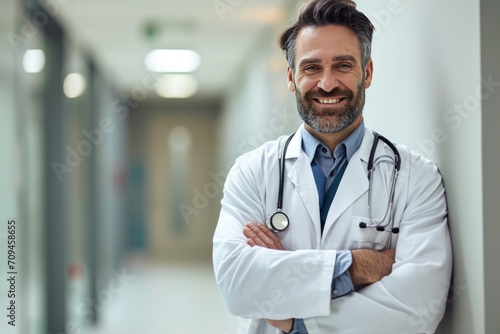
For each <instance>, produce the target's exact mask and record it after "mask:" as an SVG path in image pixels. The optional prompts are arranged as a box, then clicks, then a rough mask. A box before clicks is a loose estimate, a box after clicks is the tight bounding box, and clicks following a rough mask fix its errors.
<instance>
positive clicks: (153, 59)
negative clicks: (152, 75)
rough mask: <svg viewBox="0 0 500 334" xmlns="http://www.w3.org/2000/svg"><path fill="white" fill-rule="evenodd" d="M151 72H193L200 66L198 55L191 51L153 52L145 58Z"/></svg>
mask: <svg viewBox="0 0 500 334" xmlns="http://www.w3.org/2000/svg"><path fill="white" fill-rule="evenodd" d="M145 62H146V67H147V68H148V69H149V70H150V71H153V72H176V73H178V72H183V73H188V72H193V71H194V70H196V69H197V68H198V66H200V62H201V58H200V55H199V54H198V53H197V52H196V51H193V50H153V51H150V52H149V53H148V54H147V55H146V58H145Z"/></svg>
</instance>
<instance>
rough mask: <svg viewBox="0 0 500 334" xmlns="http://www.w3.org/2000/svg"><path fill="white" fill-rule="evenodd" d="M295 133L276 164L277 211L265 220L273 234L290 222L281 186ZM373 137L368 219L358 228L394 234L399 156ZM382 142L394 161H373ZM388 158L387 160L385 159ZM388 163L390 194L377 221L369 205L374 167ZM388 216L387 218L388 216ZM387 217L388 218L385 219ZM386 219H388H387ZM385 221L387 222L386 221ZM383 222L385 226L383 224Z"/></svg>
mask: <svg viewBox="0 0 500 334" xmlns="http://www.w3.org/2000/svg"><path fill="white" fill-rule="evenodd" d="M294 134H295V133H292V134H291V135H290V136H289V137H288V139H287V140H286V142H285V145H284V146H283V150H282V152H281V154H280V156H279V159H278V164H279V191H278V203H277V209H276V211H275V212H273V213H271V214H270V215H269V216H268V218H267V220H266V225H267V227H268V228H269V229H270V230H273V231H274V232H281V231H284V230H286V229H287V227H288V226H289V225H290V220H289V219H288V216H287V215H286V214H285V213H284V212H283V185H284V179H285V155H286V151H287V149H288V144H290V141H291V140H292V138H293V136H294ZM373 135H374V140H373V145H372V148H371V151H370V157H369V159H368V166H367V170H368V217H369V219H370V222H369V223H365V222H360V223H359V227H360V228H363V229H364V228H375V229H376V230H377V231H379V232H392V233H394V234H397V233H399V227H394V192H395V189H396V180H397V179H398V174H399V170H400V168H401V155H400V154H399V151H398V149H397V148H396V146H394V144H393V143H391V142H390V141H389V140H388V139H387V138H385V137H384V136H382V135H379V134H378V133H376V132H375V131H373ZM379 140H382V141H383V142H384V143H386V144H387V145H388V146H389V148H390V149H391V150H392V151H393V152H394V159H392V158H390V157H389V156H385V155H384V156H380V157H378V158H377V159H376V160H375V151H376V149H377V144H378V141H379ZM385 158H389V159H385ZM382 160H384V162H388V163H391V164H393V165H394V170H393V172H392V181H391V187H390V189H391V190H390V194H389V199H388V202H387V206H386V209H385V212H384V215H383V216H382V218H381V219H379V220H377V219H375V218H373V215H372V208H371V203H372V191H371V190H372V183H373V178H372V176H373V171H374V170H375V167H376V166H377V165H378V164H379V163H381V162H382ZM388 215H389V216H388ZM387 216H388V217H387ZM387 218H388V219H387ZM386 220H387V221H386ZM384 222H385V224H384Z"/></svg>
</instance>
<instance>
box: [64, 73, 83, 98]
mask: <svg viewBox="0 0 500 334" xmlns="http://www.w3.org/2000/svg"><path fill="white" fill-rule="evenodd" d="M63 89H64V94H65V95H66V96H67V97H69V98H70V99H74V98H75V97H79V96H80V95H82V93H83V91H84V90H85V77H84V76H83V75H81V74H80V73H70V74H68V75H67V76H66V79H64V84H63Z"/></svg>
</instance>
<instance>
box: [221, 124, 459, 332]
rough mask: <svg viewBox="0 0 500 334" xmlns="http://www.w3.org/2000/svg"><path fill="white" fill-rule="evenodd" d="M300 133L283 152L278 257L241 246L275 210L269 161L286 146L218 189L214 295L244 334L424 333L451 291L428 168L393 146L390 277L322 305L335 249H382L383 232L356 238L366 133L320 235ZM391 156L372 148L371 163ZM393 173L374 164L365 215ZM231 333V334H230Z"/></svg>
mask: <svg viewBox="0 0 500 334" xmlns="http://www.w3.org/2000/svg"><path fill="white" fill-rule="evenodd" d="M300 133H301V131H298V132H297V134H296V135H295V136H294V138H293V139H292V141H291V142H290V145H289V147H288V151H287V153H286V167H285V168H286V172H285V173H286V176H285V184H284V198H283V211H284V212H285V213H286V214H287V215H288V217H289V218H290V226H289V227H288V229H287V230H285V231H283V232H280V233H278V234H277V235H278V236H279V238H280V240H281V242H282V244H283V246H284V247H285V249H286V251H278V250H272V249H267V248H263V247H249V246H248V245H247V244H246V238H245V236H244V235H243V233H242V230H243V227H244V224H245V223H246V222H248V221H251V222H261V223H262V222H265V220H266V218H267V216H268V215H269V214H270V213H272V212H274V211H275V210H276V202H277V198H278V184H279V181H278V180H279V171H278V157H279V155H280V154H281V150H282V148H283V144H284V141H285V140H286V137H281V138H279V139H278V140H277V141H273V142H268V143H266V144H264V145H263V146H261V147H259V148H258V149H256V150H254V151H252V152H249V153H247V154H245V155H243V156H241V157H240V158H238V159H237V160H236V163H235V165H234V166H233V168H232V169H231V171H230V173H229V175H228V177H227V180H226V184H225V187H224V198H223V199H222V202H221V203H222V209H221V213H220V218H219V222H218V225H217V228H216V231H215V235H214V239H213V243H214V248H213V261H214V269H215V275H216V280H217V284H218V287H219V289H220V292H221V295H222V297H223V299H224V301H225V303H226V305H227V307H228V309H229V311H230V312H231V313H233V314H235V315H238V316H241V317H246V318H252V320H251V323H250V327H249V329H248V333H249V334H277V333H280V331H279V330H277V329H275V328H274V327H272V326H270V325H268V324H267V323H266V321H265V320H264V319H288V318H303V319H304V321H305V324H306V327H307V329H308V331H309V333H310V334H316V333H342V334H348V333H356V334H368V333H369V334H374V333H383V334H391V333H395V334H406V333H433V332H434V331H435V330H436V327H437V326H438V324H439V322H440V320H441V319H442V316H443V313H444V310H445V306H446V298H447V293H448V288H449V283H450V276H451V267H452V252H451V245H450V237H449V232H448V226H447V217H446V215H447V211H446V200H445V191H444V188H443V183H442V178H441V175H440V174H439V171H438V169H437V168H436V166H435V165H434V164H432V163H431V162H430V161H428V160H426V159H424V158H422V157H420V156H418V155H416V154H414V153H413V152H411V151H409V150H408V149H407V148H406V147H405V146H401V145H397V148H398V150H399V152H400V154H401V159H402V163H401V171H400V173H399V178H398V181H397V186H396V193H395V212H394V215H395V222H396V224H395V226H398V225H399V226H400V228H401V230H400V233H399V234H398V235H397V236H395V237H393V243H392V248H395V249H396V262H395V264H394V266H393V271H392V273H391V274H390V275H389V276H386V277H384V278H383V279H382V280H381V281H379V282H377V283H375V284H372V285H370V286H368V287H365V288H364V289H362V290H360V291H359V292H352V293H349V294H348V295H346V296H343V297H340V298H337V299H334V300H331V291H330V290H331V283H332V274H333V270H334V264H335V259H336V250H344V249H356V248H371V249H376V250H380V249H383V248H385V245H386V242H387V238H388V237H391V236H393V234H392V233H387V232H377V231H376V230H375V229H360V228H359V223H360V222H361V221H363V222H368V221H369V220H368V218H367V217H368V211H367V201H368V192H367V191H368V179H367V169H366V168H367V160H368V157H369V153H370V149H371V147H372V143H373V138H374V136H373V134H372V132H371V131H370V130H368V129H366V130H365V135H364V138H363V142H362V144H361V146H360V148H359V150H358V151H357V152H356V153H354V155H353V156H352V158H351V160H350V162H349V164H348V166H347V169H346V171H345V173H344V176H343V178H342V181H341V183H340V186H339V188H338V191H337V194H336V196H335V198H334V200H333V202H332V204H331V207H330V211H329V213H328V216H327V219H326V223H325V227H324V232H323V235H321V232H320V214H319V205H318V193H317V190H316V184H315V181H314V177H313V174H312V171H311V167H310V164H309V162H308V159H307V156H306V154H305V153H304V152H303V151H302V149H301V140H302V138H301V135H300ZM381 155H389V156H391V157H393V156H394V154H393V152H392V151H391V149H390V148H389V147H387V145H386V144H384V143H383V142H382V141H379V143H378V146H377V151H376V157H378V156H381ZM392 169H393V167H392V165H390V164H380V165H379V167H378V168H377V170H376V172H375V176H374V178H375V180H374V185H373V188H372V189H373V205H372V210H373V216H374V217H375V218H380V217H382V215H383V212H384V210H385V209H386V206H387V197H388V193H389V183H390V176H391V173H392ZM238 334H239V333H238Z"/></svg>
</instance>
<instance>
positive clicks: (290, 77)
mask: <svg viewBox="0 0 500 334" xmlns="http://www.w3.org/2000/svg"><path fill="white" fill-rule="evenodd" d="M286 78H287V82H288V89H289V90H290V91H291V92H292V93H294V92H295V83H294V82H293V70H292V69H291V68H290V66H287V67H286Z"/></svg>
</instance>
